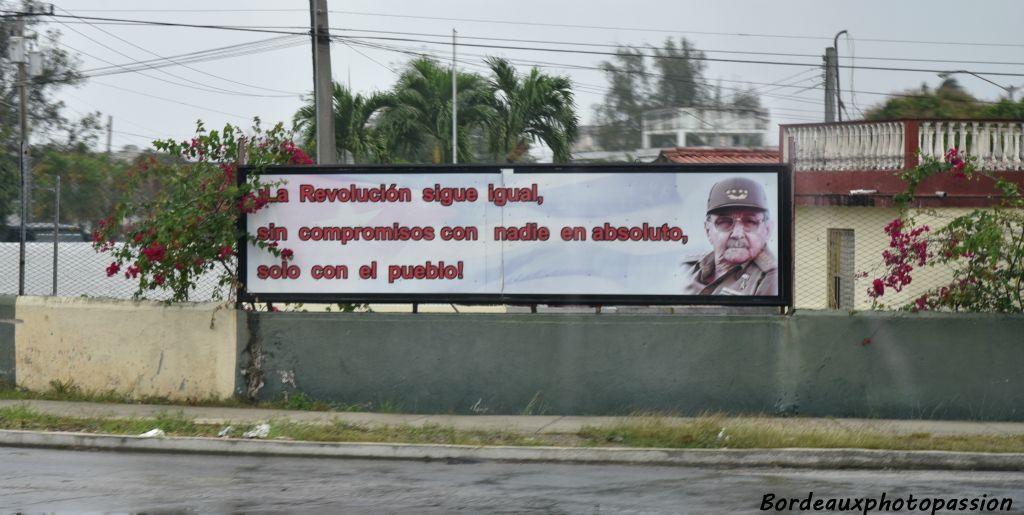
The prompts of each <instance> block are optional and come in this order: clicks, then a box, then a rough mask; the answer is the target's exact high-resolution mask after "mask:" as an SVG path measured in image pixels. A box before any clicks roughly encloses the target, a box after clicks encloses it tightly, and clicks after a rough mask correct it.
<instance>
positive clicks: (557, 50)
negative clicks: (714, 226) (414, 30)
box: [331, 35, 1024, 77]
mask: <svg viewBox="0 0 1024 515" xmlns="http://www.w3.org/2000/svg"><path fill="white" fill-rule="evenodd" d="M331 39H336V40H339V41H340V40H352V39H356V38H352V37H349V36H339V35H332V36H331ZM359 39H375V40H384V41H403V42H409V43H425V44H430V45H450V44H451V43H448V42H443V41H431V40H426V39H415V38H396V37H390V36H361V37H360V38H359ZM461 46H469V47H475V48H493V49H499V50H524V51H533V52H555V53H564V54H585V55H603V56H613V57H614V56H617V55H619V53H617V52H600V51H596V50H571V49H566V48H546V47H524V46H512V45H488V44H483V43H462V44H461ZM633 55H636V56H638V57H650V58H661V59H684V60H692V61H708V62H724V63H738V64H763V65H774V66H804V67H806V66H814V65H815V63H797V62H790V61H758V60H754V59H723V58H713V57H703V56H689V57H683V56H659V55H651V54H644V53H639V52H638V53H636V54H633ZM839 67H840V68H848V69H854V68H856V69H860V70H880V71H900V72H921V73H944V72H949V70H935V69H925V68H897V67H887V66H855V65H839ZM971 73H977V74H979V75H999V76H1007V77H1024V73H1007V72H989V71H971Z"/></svg>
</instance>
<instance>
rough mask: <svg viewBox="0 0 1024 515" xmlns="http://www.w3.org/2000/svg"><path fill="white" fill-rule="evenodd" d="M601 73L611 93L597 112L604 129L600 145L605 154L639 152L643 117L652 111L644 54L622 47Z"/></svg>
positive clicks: (599, 136)
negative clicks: (608, 151) (634, 150)
mask: <svg viewBox="0 0 1024 515" xmlns="http://www.w3.org/2000/svg"><path fill="white" fill-rule="evenodd" d="M601 69H602V70H604V73H605V77H606V78H607V79H608V92H607V93H605V96H604V103H603V104H600V105H598V106H596V109H595V111H596V112H595V115H596V116H595V119H596V121H597V124H598V125H599V126H600V130H599V131H598V135H597V137H598V143H599V144H600V146H601V147H602V148H604V149H605V150H632V149H635V148H639V147H640V143H641V142H640V134H641V131H642V128H643V114H644V111H647V110H649V109H650V108H651V103H650V97H651V85H650V79H649V76H648V75H649V74H648V73H647V66H646V62H645V58H644V54H643V53H642V52H641V51H640V50H637V49H634V48H629V47H619V48H618V49H616V50H615V57H613V58H612V60H611V61H604V62H602V63H601Z"/></svg>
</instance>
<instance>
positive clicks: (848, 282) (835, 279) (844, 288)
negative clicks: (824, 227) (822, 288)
mask: <svg viewBox="0 0 1024 515" xmlns="http://www.w3.org/2000/svg"><path fill="white" fill-rule="evenodd" d="M853 259H854V242H853V229H829V230H828V307H829V309H853V279H854V272H853V266H854V264H853V263H854V261H853Z"/></svg>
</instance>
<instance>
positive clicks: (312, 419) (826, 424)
mask: <svg viewBox="0 0 1024 515" xmlns="http://www.w3.org/2000/svg"><path fill="white" fill-rule="evenodd" d="M26 405H27V406H31V407H32V408H34V409H35V410H37V411H39V412H40V413H44V414H49V415H59V416H67V417H106V418H151V417H156V416H158V415H160V414H164V413H174V414H178V413H180V414H181V415H182V416H184V417H185V418H188V419H191V420H193V421H195V422H197V423H203V424H228V423H233V424H245V423H261V422H268V421H270V420H286V421H289V422H297V423H323V424H329V423H333V422H336V421H343V422H349V423H353V424H362V425H366V426H368V427H381V426H394V425H410V426H424V425H439V426H448V427H452V428H454V429H458V430H463V431H510V432H517V433H523V434H544V433H547V434H557V433H576V432H578V431H579V430H580V429H581V428H583V427H584V426H606V425H612V424H615V423H616V422H621V421H624V420H626V419H627V417H574V416H564V417H563V416H547V415H533V416H516V415H402V414H388V413H361V412H334V411H330V412H325V411H296V410H274V409H256V408H211V407H195V406H164V405H147V404H101V403H91V402H66V401H40V400H0V408H5V407H10V406H26ZM661 420H663V421H665V422H667V423H673V422H675V423H680V424H683V423H687V422H692V421H693V420H694V419H692V418H682V417H665V418H662V419H661ZM730 420H744V418H743V417H730ZM750 420H756V421H758V422H759V423H762V424H768V425H770V426H773V427H777V428H779V429H826V430H828V429H836V430H848V431H866V430H870V431H879V432H887V433H892V434H897V435H909V434H914V433H928V434H930V435H932V436H957V435H974V436H1019V435H1024V422H971V421H961V420H885V419H855V418H811V417H787V418H778V417H777V418H768V417H763V418H762V417H758V418H750Z"/></svg>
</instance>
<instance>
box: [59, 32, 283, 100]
mask: <svg viewBox="0 0 1024 515" xmlns="http://www.w3.org/2000/svg"><path fill="white" fill-rule="evenodd" d="M57 23H59V24H61V25H64V24H63V23H61V22H59V21H58V22H57ZM68 28H69V29H71V30H72V31H74V32H75V33H77V34H79V35H81V36H82V37H84V38H86V39H88V40H90V41H92V42H94V43H96V44H98V45H100V46H102V47H103V48H106V49H108V50H110V51H112V52H115V53H117V54H120V55H122V56H124V57H127V58H128V59H132V60H133V61H135V59H134V58H133V57H131V56H130V55H128V54H125V53H124V52H121V51H119V50H117V49H115V48H113V47H111V46H109V45H106V44H104V43H103V42H101V41H98V40H96V39H95V38H93V37H91V36H89V35H88V34H85V33H83V32H81V31H79V30H77V29H75V28H73V27H68ZM64 46H66V47H67V48H69V49H71V50H74V51H75V52H78V53H80V54H82V55H85V56H88V57H91V58H93V59H96V60H98V61H102V62H104V63H107V64H110V65H112V66H119V65H117V64H115V63H113V62H111V61H108V60H106V59H104V58H102V57H97V56H95V55H92V54H90V53H87V52H83V51H82V50H78V49H75V48H73V47H71V46H70V45H66V44H65V45H64ZM136 63H138V61H136ZM155 71H158V72H160V73H163V74H164V75H167V76H168V77H173V78H176V79H181V80H184V81H186V82H189V83H191V84H194V85H189V84H183V83H181V82H176V81H173V80H167V79H160V78H157V77H153V76H152V75H149V74H147V73H144V72H142V71H139V70H132V72H133V73H138V74H139V75H142V76H143V77H148V78H151V79H156V80H159V81H161V82H165V83H167V84H174V85H175V86H181V87H185V88H192V89H197V90H200V91H206V92H208V93H220V94H226V95H242V96H251V97H282V95H262V94H257V93H244V92H241V91H233V90H229V89H224V88H218V87H216V86H210V85H207V84H203V83H200V82H196V81H194V80H191V79H188V78H186V77H181V76H179V75H175V74H173V73H170V72H167V71H164V70H160V69H156V70H155ZM284 96H293V95H284Z"/></svg>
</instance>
